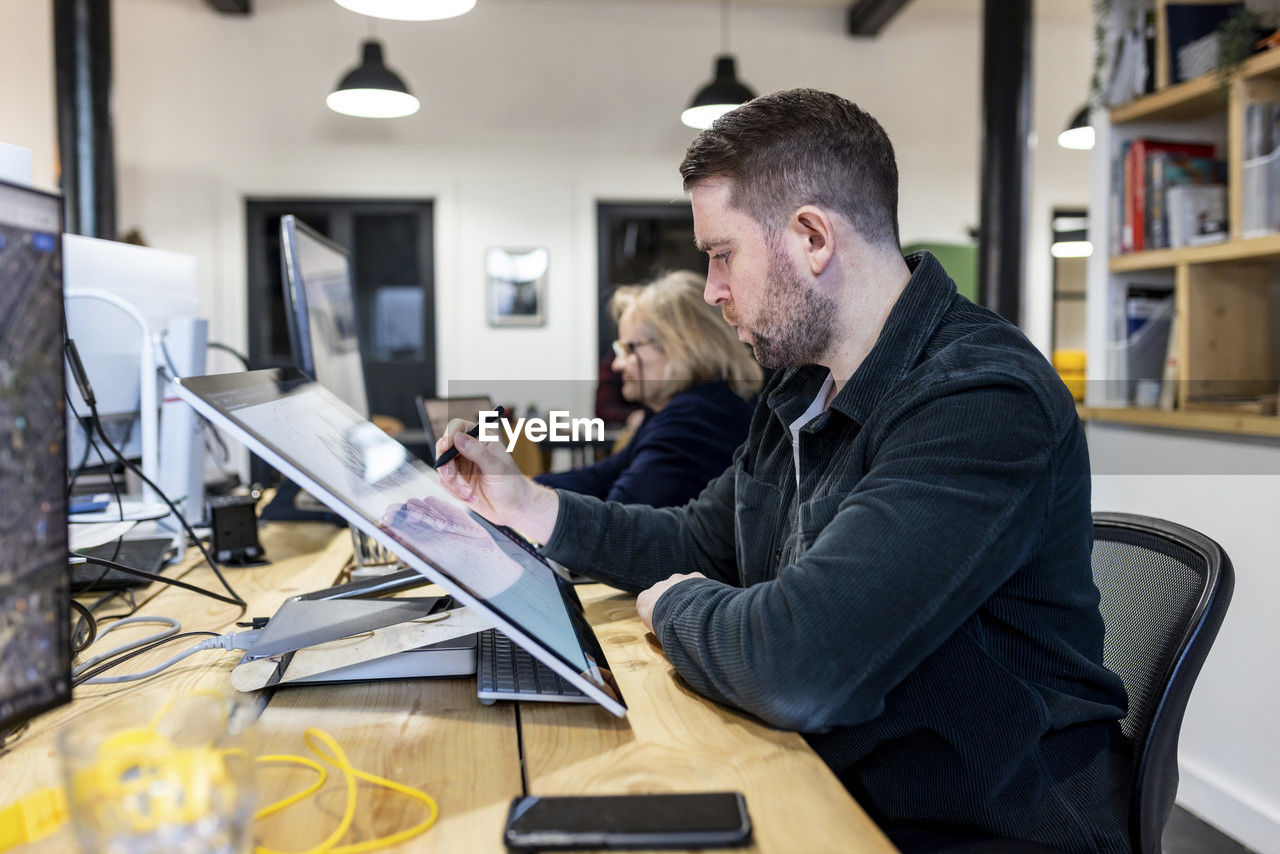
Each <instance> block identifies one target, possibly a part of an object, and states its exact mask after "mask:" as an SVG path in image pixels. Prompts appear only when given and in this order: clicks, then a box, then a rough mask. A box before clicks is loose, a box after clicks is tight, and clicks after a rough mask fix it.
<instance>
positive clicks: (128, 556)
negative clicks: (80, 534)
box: [70, 537, 173, 594]
mask: <svg viewBox="0 0 1280 854" xmlns="http://www.w3.org/2000/svg"><path fill="white" fill-rule="evenodd" d="M172 550H173V537H139V538H138V539H134V540H120V541H115V540H113V541H112V542H109V543H106V544H104V545H101V546H94V547H92V548H88V549H80V551H78V552H73V553H72V554H73V555H74V554H81V555H84V556H85V557H96V558H100V559H102V560H109V561H112V562H114V563H118V564H120V565H121V566H128V567H132V568H133V569H140V570H142V571H143V572H150V573H152V574H153V575H154V574H156V573H158V572H159V571H160V569H161V568H162V567H163V566H164V564H165V560H166V559H167V558H168V556H169V553H170V552H171V551H172ZM70 572H71V592H72V593H73V594H79V593H88V592H92V591H99V590H120V589H122V588H125V587H146V586H147V585H148V584H150V583H151V580H150V579H147V578H143V577H142V576H140V575H132V574H130V573H127V572H121V571H120V570H118V569H111V568H110V567H106V566H103V565H101V564H97V563H76V564H72V565H71V567H70Z"/></svg>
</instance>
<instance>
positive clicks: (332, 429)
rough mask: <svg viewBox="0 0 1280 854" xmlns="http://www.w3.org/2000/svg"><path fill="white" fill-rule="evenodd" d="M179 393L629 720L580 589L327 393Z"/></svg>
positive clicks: (200, 388)
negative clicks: (583, 608)
mask: <svg viewBox="0 0 1280 854" xmlns="http://www.w3.org/2000/svg"><path fill="white" fill-rule="evenodd" d="M178 394H179V395H180V396H181V397H182V399H183V400H186V401H188V402H189V403H190V404H191V405H192V406H194V407H196V409H197V410H198V411H199V412H200V413H201V414H203V415H204V416H206V417H207V418H209V419H210V420H211V421H213V423H215V424H217V425H218V426H219V427H220V428H226V431H227V432H228V433H229V434H230V435H232V436H234V437H235V438H237V439H239V440H240V441H241V442H243V443H244V444H245V445H246V446H247V447H248V448H249V450H251V451H253V452H254V453H255V454H257V455H259V456H260V457H262V458H263V459H264V460H266V461H267V462H268V463H270V464H271V465H272V466H274V467H275V468H276V469H278V470H279V471H281V472H283V473H284V474H285V475H286V476H287V477H289V478H290V479H291V480H293V481H294V482H295V483H297V484H299V485H300V486H302V488H303V489H305V490H307V492H309V493H311V494H312V495H314V496H315V497H316V498H318V499H319V500H320V501H323V502H324V503H325V504H326V505H327V506H328V507H329V508H330V509H331V510H333V511H334V512H335V513H338V514H339V515H341V516H342V517H343V518H344V519H346V520H347V522H348V523H349V524H350V525H351V527H352V528H355V529H358V530H360V531H361V532H362V533H364V534H365V535H366V536H368V537H371V538H372V539H374V540H376V541H377V542H378V544H379V545H381V546H383V547H384V548H386V549H387V550H388V551H390V552H392V553H394V554H395V555H396V556H397V557H399V558H400V559H401V560H403V561H404V562H405V563H406V564H407V565H408V566H409V567H410V568H412V569H414V570H416V571H418V572H420V573H421V574H422V575H423V576H424V577H426V578H427V579H428V580H430V581H433V582H435V583H436V584H439V585H440V586H441V587H443V588H444V589H445V590H446V591H447V592H448V593H449V594H450V595H452V596H453V597H454V598H456V599H457V600H458V601H459V602H460V603H461V604H463V605H466V606H467V607H469V608H471V609H473V610H474V611H476V612H477V613H478V614H479V615H481V616H482V617H483V618H484V619H485V620H486V621H487V622H489V623H490V624H491V625H492V626H493V627H494V628H496V629H498V630H499V631H501V632H502V633H503V634H505V635H506V636H507V637H509V638H510V639H511V640H512V641H513V642H514V643H516V644H518V645H519V646H521V647H522V648H523V649H525V650H526V651H528V652H529V653H530V654H531V655H533V656H534V657H535V658H537V659H538V660H540V661H541V662H542V663H544V664H546V665H547V666H548V667H550V668H551V669H552V670H554V671H555V672H556V673H558V674H560V676H561V677H563V678H564V679H566V680H567V681H568V682H570V684H572V685H573V686H574V687H575V688H577V689H578V690H580V691H582V692H583V693H584V694H586V695H587V696H588V697H590V698H591V699H592V700H594V701H596V702H597V703H599V704H600V705H601V706H603V707H604V708H605V709H608V710H609V711H610V712H612V713H613V714H615V715H618V716H622V715H624V714H626V705H625V704H624V702H623V699H622V694H621V692H620V691H619V690H618V686H617V683H616V682H615V681H614V678H613V674H612V672H611V671H610V669H609V664H608V662H607V661H606V660H605V657H604V652H603V651H602V650H601V648H600V644H599V642H598V640H597V639H596V636H595V634H594V633H593V632H592V630H591V627H590V625H588V623H587V621H586V618H585V617H584V616H583V614H582V611H581V605H580V604H579V603H578V600H577V597H576V595H575V594H574V593H573V586H572V585H571V584H569V583H568V582H567V581H564V580H563V579H561V578H560V577H559V576H558V575H557V574H556V572H555V570H553V569H552V568H551V566H550V565H549V564H548V563H547V562H546V560H544V559H543V558H542V557H541V556H540V555H538V554H536V553H535V552H534V551H533V550H532V549H531V548H529V547H527V546H526V545H525V544H523V543H521V542H519V541H517V540H516V539H515V538H513V537H511V536H509V535H508V534H506V533H505V532H504V531H502V530H501V529H499V528H497V527H495V526H494V525H492V524H490V523H489V522H488V521H487V520H485V519H484V518H483V517H481V516H479V515H477V514H476V513H474V512H472V511H471V510H470V509H469V508H468V507H467V506H466V505H465V504H463V503H462V502H461V501H459V500H458V499H457V498H454V497H453V496H452V495H451V494H449V492H448V491H446V490H445V488H444V486H443V485H442V484H441V483H440V476H439V475H438V474H436V472H435V470H434V469H432V468H429V467H428V466H427V465H426V463H424V462H422V461H421V460H418V459H415V458H414V457H413V455H412V454H410V453H409V452H408V451H407V450H406V449H405V447H404V446H403V445H401V444H400V443H399V442H397V441H396V440H395V439H393V438H391V437H390V436H388V435H387V434H386V433H383V432H382V431H381V430H379V429H378V428H377V427H375V426H374V425H373V424H372V423H371V422H369V421H368V420H367V419H365V418H363V417H361V416H360V415H359V414H358V413H357V412H356V411H355V410H354V409H352V408H351V407H350V406H347V405H346V404H345V403H343V402H342V401H341V400H339V399H338V398H337V397H336V396H335V395H334V394H333V393H332V392H330V391H329V390H328V389H326V388H324V387H323V386H322V385H320V384H319V383H317V382H314V381H313V380H311V379H309V378H308V377H306V376H304V375H303V374H301V373H299V372H297V371H292V370H291V371H285V370H281V369H274V370H267V371H249V372H245V373H238V374H219V375H217V376H208V377H191V378H189V379H185V380H182V381H181V383H180V384H179V388H178Z"/></svg>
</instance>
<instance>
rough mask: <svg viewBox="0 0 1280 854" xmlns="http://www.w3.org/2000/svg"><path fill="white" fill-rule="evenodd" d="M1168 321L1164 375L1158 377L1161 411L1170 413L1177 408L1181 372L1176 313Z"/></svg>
mask: <svg viewBox="0 0 1280 854" xmlns="http://www.w3.org/2000/svg"><path fill="white" fill-rule="evenodd" d="M1174 315H1175V317H1174V318H1172V319H1171V320H1170V321H1169V341H1168V344H1167V345H1166V346H1165V354H1164V373H1163V374H1162V375H1161V377H1160V398H1159V406H1160V408H1161V409H1164V410H1167V411H1169V412H1172V411H1173V410H1174V409H1175V408H1176V407H1177V406H1178V380H1180V379H1181V378H1182V370H1181V368H1180V367H1179V364H1178V323H1177V318H1176V315H1177V311H1176V310H1175V311H1174Z"/></svg>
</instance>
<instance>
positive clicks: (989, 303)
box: [978, 0, 1032, 323]
mask: <svg viewBox="0 0 1280 854" xmlns="http://www.w3.org/2000/svg"><path fill="white" fill-rule="evenodd" d="M1031 4H1032V0H984V8H983V18H982V31H983V32H982V35H983V39H982V202H981V204H982V213H981V222H980V224H979V233H980V237H979V246H978V293H979V295H980V297H981V299H982V304H983V305H985V306H986V307H987V308H990V309H992V310H993V311H996V312H998V313H999V314H1000V315H1002V316H1003V317H1005V318H1006V319H1007V320H1010V321H1012V322H1013V323H1019V322H1020V320H1021V313H1022V284H1023V271H1024V268H1025V259H1024V255H1025V248H1026V230H1027V167H1028V161H1029V156H1028V139H1029V138H1030V132H1031V21H1032V8H1031Z"/></svg>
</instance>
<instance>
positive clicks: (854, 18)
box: [847, 0, 911, 36]
mask: <svg viewBox="0 0 1280 854" xmlns="http://www.w3.org/2000/svg"><path fill="white" fill-rule="evenodd" d="M909 2H911V0H853V2H852V3H850V4H849V11H848V15H847V21H848V23H849V35H851V36H878V35H880V31H881V30H882V29H884V26H885V24H887V23H889V19H890V18H892V17H893V16H894V15H896V14H898V12H899V11H901V10H902V7H903V6H905V5H907V3H909Z"/></svg>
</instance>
